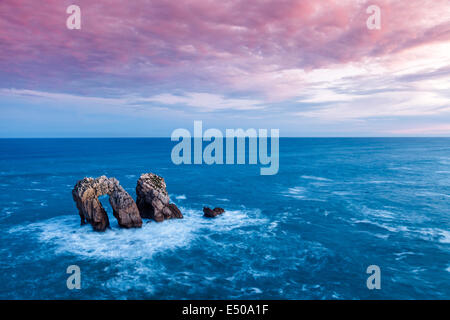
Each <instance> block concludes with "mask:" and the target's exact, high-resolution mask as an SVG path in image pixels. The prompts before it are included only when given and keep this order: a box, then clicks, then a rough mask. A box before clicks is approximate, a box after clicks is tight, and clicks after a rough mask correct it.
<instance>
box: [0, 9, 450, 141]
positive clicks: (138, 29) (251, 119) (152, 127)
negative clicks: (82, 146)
mask: <svg viewBox="0 0 450 320" xmlns="http://www.w3.org/2000/svg"><path fill="white" fill-rule="evenodd" d="M73 4H75V5H78V6H79V7H80V9H81V29H79V30H77V29H73V30H71V29H68V28H67V26H66V20H67V19H68V18H69V16H70V14H67V13H66V10H67V7H68V6H70V5H73ZM370 5H376V6H378V7H379V8H380V12H381V24H380V29H369V28H368V27H367V24H366V22H367V19H368V18H369V17H370V16H371V14H370V13H367V11H366V10H367V8H368V7H369V6H370ZM194 120H201V121H203V127H204V129H206V128H218V129H220V130H225V129H226V128H244V129H247V128H257V129H258V128H266V129H280V135H281V136H298V137H323V136H333V137H341V136H361V137H366V136H450V0H428V1H427V0H401V1H400V0H371V1H365V0H272V1H268V0H253V1H250V0H177V1H173V0H133V1H128V0H127V1H126V0H113V1H111V0H108V1H107V0H95V1H92V0H70V1H66V0H40V1H34V0H0V137H152V136H170V134H171V133H172V131H173V130H175V129H177V128H186V129H188V130H190V131H191V132H192V131H193V122H194Z"/></svg>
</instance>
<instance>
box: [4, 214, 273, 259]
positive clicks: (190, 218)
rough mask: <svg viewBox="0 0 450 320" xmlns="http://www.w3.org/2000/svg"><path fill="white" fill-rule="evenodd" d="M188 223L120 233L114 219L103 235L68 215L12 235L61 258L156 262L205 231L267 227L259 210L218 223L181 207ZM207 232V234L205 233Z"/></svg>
mask: <svg viewBox="0 0 450 320" xmlns="http://www.w3.org/2000/svg"><path fill="white" fill-rule="evenodd" d="M180 210H181V211H182V212H183V214H184V219H173V220H167V221H164V222H162V223H157V222H154V221H151V222H150V221H149V220H144V223H143V225H142V228H140V229H120V228H118V226H117V222H116V221H115V220H113V219H111V229H108V230H106V231H105V232H103V233H97V232H94V231H92V228H91V226H90V225H85V226H80V225H79V217H78V216H77V215H70V216H69V215H65V216H59V217H55V218H51V219H49V220H45V221H41V222H37V223H31V224H28V225H20V226H16V227H13V228H11V229H10V230H9V231H8V232H9V233H20V234H22V233H25V234H31V235H32V236H34V237H36V238H37V240H38V241H39V242H42V243H46V244H49V245H52V246H54V248H55V252H56V253H57V254H75V255H79V256H82V257H85V258H94V259H100V260H103V259H106V260H109V259H137V258H143V259H146V258H152V256H153V255H154V254H156V253H159V252H168V251H171V250H172V251H173V250H176V249H178V248H181V247H186V246H189V245H190V242H191V241H192V240H194V239H195V238H196V237H197V236H203V235H204V234H205V231H204V230H205V229H209V231H213V233H217V232H228V231H231V230H233V229H239V228H241V227H244V226H249V225H259V224H261V223H267V220H265V219H264V218H260V217H259V215H260V212H259V210H231V211H226V212H225V213H224V214H223V215H221V216H219V217H217V218H215V219H207V218H204V217H203V216H202V215H203V213H202V212H201V211H199V210H191V209H186V208H183V207H180ZM202 230H203V231H202Z"/></svg>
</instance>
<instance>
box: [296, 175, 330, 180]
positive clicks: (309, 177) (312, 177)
mask: <svg viewBox="0 0 450 320" xmlns="http://www.w3.org/2000/svg"><path fill="white" fill-rule="evenodd" d="M301 178H303V179H307V180H317V181H333V180H331V179H328V178H323V177H316V176H301Z"/></svg>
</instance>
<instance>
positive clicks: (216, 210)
mask: <svg viewBox="0 0 450 320" xmlns="http://www.w3.org/2000/svg"><path fill="white" fill-rule="evenodd" d="M224 212H225V210H224V209H222V208H214V209H212V210H211V209H210V208H208V207H203V216H204V217H207V218H214V217H216V216H218V215H219V214H222V213H224Z"/></svg>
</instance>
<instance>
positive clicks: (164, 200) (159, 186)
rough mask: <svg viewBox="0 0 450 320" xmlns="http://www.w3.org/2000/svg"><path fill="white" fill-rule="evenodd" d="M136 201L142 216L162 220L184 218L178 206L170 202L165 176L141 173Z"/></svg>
mask: <svg viewBox="0 0 450 320" xmlns="http://www.w3.org/2000/svg"><path fill="white" fill-rule="evenodd" d="M136 196H137V198H136V203H137V207H138V209H139V213H140V215H141V217H142V218H149V219H153V220H155V221H157V222H162V221H164V220H167V219H173V218H176V219H182V218H183V215H182V214H181V212H180V210H179V209H178V207H177V206H176V205H175V204H173V203H170V198H169V194H168V193H167V190H166V183H165V181H164V178H162V177H160V176H158V175H156V174H153V173H144V174H142V175H141V177H140V178H139V180H138V182H137V186H136Z"/></svg>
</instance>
